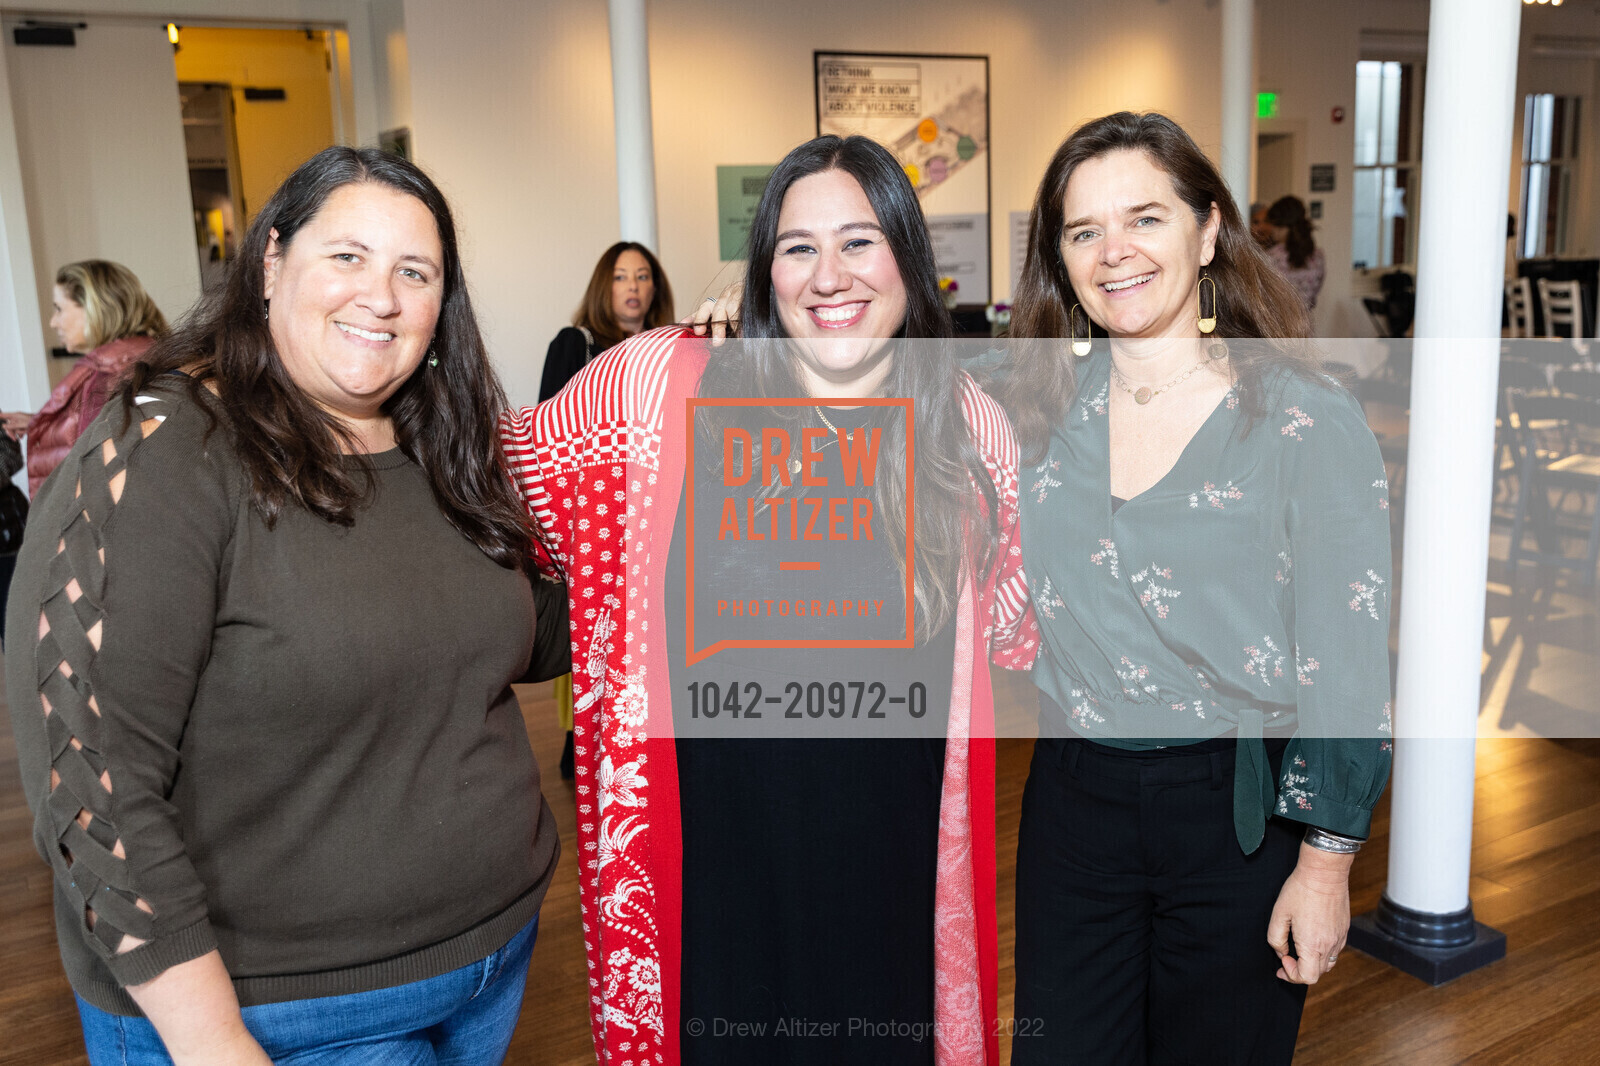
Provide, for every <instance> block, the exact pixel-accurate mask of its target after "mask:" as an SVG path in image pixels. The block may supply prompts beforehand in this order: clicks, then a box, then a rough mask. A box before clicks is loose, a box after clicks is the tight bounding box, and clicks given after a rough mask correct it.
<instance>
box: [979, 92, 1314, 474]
mask: <svg viewBox="0 0 1600 1066" xmlns="http://www.w3.org/2000/svg"><path fill="white" fill-rule="evenodd" d="M1116 151H1137V152H1143V153H1144V154H1145V156H1146V157H1148V158H1149V160H1150V161H1151V162H1152V163H1153V164H1155V165H1156V166H1157V167H1159V168H1160V169H1161V170H1162V171H1163V172H1164V173H1165V174H1166V175H1167V177H1169V178H1170V179H1172V186H1173V188H1174V189H1175V190H1176V191H1177V194H1178V198H1179V199H1181V200H1182V201H1183V202H1184V203H1185V204H1186V205H1188V207H1189V210H1190V211H1192V212H1193V213H1194V217H1195V220H1196V222H1197V223H1198V224H1200V225H1204V224H1205V222H1206V220H1207V219H1208V218H1209V217H1210V214H1211V206H1212V205H1213V204H1215V205H1216V207H1217V211H1218V213H1219V215H1220V216H1221V227H1220V228H1219V230H1218V232H1217V244H1216V250H1215V256H1214V258H1213V259H1212V260H1211V262H1210V264H1209V265H1208V266H1207V268H1206V270H1207V272H1208V273H1209V274H1210V276H1211V278H1212V280H1214V281H1215V282H1216V283H1217V329H1216V332H1215V333H1214V334H1213V336H1216V337H1235V338H1262V339H1267V340H1272V341H1274V342H1276V343H1273V344H1256V345H1249V346H1244V345H1237V346H1234V350H1233V351H1232V353H1231V355H1232V358H1231V364H1232V367H1233V372H1234V377H1235V388H1236V391H1237V392H1238V394H1239V397H1240V403H1241V407H1242V408H1243V410H1244V411H1245V413H1246V416H1247V418H1248V419H1249V420H1254V419H1256V418H1259V417H1260V416H1261V414H1262V413H1263V411H1262V407H1261V405H1262V403H1263V402H1264V401H1263V399H1262V397H1261V383H1262V375H1263V374H1264V373H1265V372H1266V371H1267V370H1268V369H1270V368H1271V367H1274V366H1279V365H1282V364H1285V363H1287V364H1290V365H1292V366H1295V367H1299V368H1303V369H1305V370H1308V371H1314V370H1315V369H1316V366H1317V361H1316V356H1315V354H1314V353H1313V352H1312V350H1311V347H1310V345H1308V344H1305V343H1304V341H1303V338H1305V337H1306V336H1307V335H1308V334H1309V333H1310V329H1311V323H1310V319H1309V318H1308V317H1307V316H1306V310H1305V303H1304V301H1302V300H1301V298H1300V297H1299V295H1298V294H1296V292H1295V291H1294V289H1292V288H1290V286H1289V283H1288V282H1287V281H1285V280H1284V279H1283V276H1282V275H1281V274H1279V273H1278V271H1277V270H1276V269H1274V268H1273V266H1272V263H1271V262H1270V261H1269V260H1268V259H1267V258H1266V256H1265V255H1263V254H1262V252H1261V250H1260V248H1259V247H1258V246H1257V245H1256V242H1255V240H1254V239H1253V238H1252V237H1251V236H1250V230H1249V227H1248V226H1247V225H1246V223H1245V221H1244V219H1242V218H1241V217H1240V216H1239V208H1238V207H1237V206H1236V205H1235V204H1234V202H1233V194H1232V193H1230V192H1229V191H1228V186H1227V184H1226V183H1225V182H1224V181H1223V180H1222V175H1221V174H1219V173H1218V172H1217V168H1216V167H1215V166H1213V165H1212V163H1211V160H1209V159H1207V158H1206V155H1205V153H1204V152H1202V151H1200V148H1199V146H1197V145H1196V144H1195V143H1194V140H1193V139H1192V138H1191V137H1190V136H1189V135H1188V134H1187V133H1185V132H1184V131H1183V128H1182V127H1181V126H1179V125H1178V124H1177V123H1176V122H1173V121H1172V120H1171V119H1170V118H1167V117H1166V116H1165V115H1160V114H1156V113H1154V112H1150V113H1146V114H1135V113H1133V112H1131V111H1119V112H1117V113H1116V114H1114V115H1107V116H1105V117H1104V118H1098V119H1095V120H1094V121H1093V122H1086V123H1084V124H1083V125H1082V126H1079V127H1078V128H1077V129H1076V130H1074V131H1073V132H1072V134H1071V135H1070V136H1069V137H1068V138H1067V139H1066V140H1065V141H1064V142H1062V144H1061V147H1060V148H1058V149H1056V154H1055V156H1054V157H1052V158H1051V160H1050V165H1049V166H1048V167H1047V168H1046V169H1045V172H1044V178H1043V180H1041V181H1040V182H1039V192H1038V195H1037V196H1035V197H1034V201H1033V213H1032V215H1031V217H1030V218H1029V222H1028V255H1027V260H1026V262H1025V263H1024V265H1023V268H1022V277H1021V279H1020V280H1019V282H1018V284H1017V293H1016V304H1015V307H1014V308H1013V310H1012V312H1011V336H1012V337H1014V338H1019V339H1024V340H1026V339H1042V338H1060V337H1067V336H1069V335H1070V332H1071V331H1070V323H1069V322H1068V321H1067V315H1068V314H1069V312H1070V310H1071V308H1072V306H1073V305H1074V304H1076V303H1078V297H1077V295H1076V294H1075V293H1074V292H1073V291H1072V282H1071V281H1070V280H1068V278H1067V267H1066V263H1065V262H1064V261H1063V260H1062V258H1061V236H1062V230H1063V228H1064V223H1065V222H1066V217H1065V210H1066V196H1067V183H1068V182H1069V181H1070V180H1071V179H1072V174H1073V171H1075V170H1077V169H1078V167H1079V166H1080V165H1081V164H1083V163H1086V162H1088V161H1089V160H1091V159H1098V158H1100V157H1101V156H1104V155H1107V154H1109V153H1111V152H1116ZM1080 336H1081V330H1080ZM1297 341H1298V342H1299V343H1296V342H1297ZM1062 347H1063V346H1062V345H1044V344H1025V343H1024V344H1013V345H1012V347H1011V352H1010V356H1009V358H1008V359H1007V363H1006V365H1003V366H1002V367H1001V368H1000V372H999V373H998V374H997V375H996V378H995V391H996V393H997V394H998V396H999V398H1000V401H1001V402H1002V403H1003V404H1004V405H1005V407H1006V409H1007V411H1009V412H1010V414H1011V419H1012V423H1013V424H1014V425H1015V427H1016V430H1017V439H1018V441H1019V442H1020V443H1021V445H1022V452H1023V456H1024V461H1026V462H1038V461H1039V460H1040V459H1041V458H1043V456H1044V453H1045V450H1046V449H1047V448H1048V446H1049V441H1050V433H1051V431H1052V430H1053V429H1055V427H1056V425H1057V424H1059V423H1060V421H1061V418H1062V415H1063V413H1064V412H1065V411H1066V407H1067V404H1068V402H1070V401H1071V399H1072V393H1073V389H1074V387H1075V385H1076V375H1075V368H1074V367H1073V364H1072V360H1071V357H1070V356H1066V355H1064V353H1063V352H1062V350H1061V349H1062ZM1246 349H1248V350H1246Z"/></svg>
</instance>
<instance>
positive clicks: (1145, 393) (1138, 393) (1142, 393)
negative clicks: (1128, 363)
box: [1111, 359, 1211, 407]
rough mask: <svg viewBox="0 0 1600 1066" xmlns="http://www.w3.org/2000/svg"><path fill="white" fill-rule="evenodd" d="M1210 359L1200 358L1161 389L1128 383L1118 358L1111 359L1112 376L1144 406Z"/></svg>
mask: <svg viewBox="0 0 1600 1066" xmlns="http://www.w3.org/2000/svg"><path fill="white" fill-rule="evenodd" d="M1210 361H1211V360H1209V359H1202V360H1200V361H1199V362H1198V363H1196V364H1195V365H1194V366H1191V367H1190V368H1189V369H1188V370H1185V371H1184V372H1183V373H1181V374H1179V375H1178V376H1177V377H1175V378H1173V379H1172V380H1171V381H1169V382H1167V383H1166V384H1165V385H1163V386H1161V387H1160V388H1159V389H1152V388H1151V387H1150V386H1148V385H1140V386H1139V387H1138V388H1137V389H1136V388H1134V387H1133V386H1132V385H1129V384H1128V379H1127V378H1125V377H1123V376H1122V371H1120V370H1118V369H1117V363H1116V360H1114V359H1113V360H1112V361H1111V377H1112V378H1113V379H1114V380H1115V381H1116V383H1117V388H1119V389H1121V390H1122V391H1123V392H1126V393H1128V394H1129V395H1130V396H1132V397H1133V402H1134V403H1136V404H1138V405H1139V406H1140V407H1143V406H1144V405H1145V404H1147V403H1149V402H1150V401H1151V400H1153V399H1155V398H1156V397H1157V396H1160V395H1161V394H1162V393H1163V392H1166V391H1167V390H1168V389H1170V388H1173V387H1174V386H1177V385H1181V384H1183V383H1184V382H1185V381H1188V380H1189V375H1190V374H1193V373H1194V372H1195V371H1196V370H1199V369H1200V368H1201V367H1203V366H1205V365H1206V364H1207V363H1209V362H1210Z"/></svg>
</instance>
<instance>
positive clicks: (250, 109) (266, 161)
mask: <svg viewBox="0 0 1600 1066" xmlns="http://www.w3.org/2000/svg"><path fill="white" fill-rule="evenodd" d="M176 36H177V38H178V40H177V42H176V43H175V44H174V46H173V66H174V68H175V70H176V73H177V76H178V93H179V99H180V100H181V101H182V105H183V133H184V148H185V153H186V156H187V162H188V167H189V192H190V199H191V200H192V204H193V211H194V240H195V250H196V254H197V256H198V258H199V262H200V283H201V288H202V290H209V289H211V288H213V287H214V286H216V285H219V284H221V282H222V280H223V279H224V278H225V277H226V276H227V265H228V262H229V261H230V260H231V259H232V258H233V256H234V255H235V253H236V251H237V247H238V239H239V236H240V235H242V234H243V232H244V230H245V228H246V227H247V226H249V224H250V220H251V219H252V218H253V217H254V216H255V213H256V211H258V210H260V208H261V205H262V204H264V203H265V202H266V200H267V198H268V197H269V196H271V195H272V192H273V190H275V189H276V188H277V187H278V185H279V184H280V183H281V182H282V181H283V179H284V178H286V177H288V176H289V175H290V174H291V173H292V172H293V171H294V169H295V168H296V167H298V166H299V165H300V164H301V163H303V162H305V161H306V160H307V159H309V158H311V157H312V156H313V155H315V154H316V153H318V152H320V151H321V150H322V149H324V148H326V147H328V146H329V145H332V144H336V143H339V141H340V140H342V139H343V138H342V137H341V136H340V134H341V133H342V130H341V128H340V127H341V126H342V124H343V123H342V121H341V119H342V117H343V116H342V115H341V114H340V108H339V107H338V103H339V102H340V98H341V96H342V95H343V94H342V93H341V92H340V88H341V85H340V80H341V79H340V76H341V72H342V64H341V63H340V58H341V47H340V46H341V42H340V41H339V38H340V37H342V36H343V33H342V31H338V30H316V29H303V30H268V29H231V28H217V27H206V26H196V27H177V28H176Z"/></svg>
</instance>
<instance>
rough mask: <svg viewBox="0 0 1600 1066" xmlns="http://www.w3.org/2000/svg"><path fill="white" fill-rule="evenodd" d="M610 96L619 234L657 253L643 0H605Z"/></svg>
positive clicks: (647, 40) (647, 30)
mask: <svg viewBox="0 0 1600 1066" xmlns="http://www.w3.org/2000/svg"><path fill="white" fill-rule="evenodd" d="M607 7H608V9H609V10H610V13H611V96H612V103H613V107H614V110H615V113H616V125H617V203H618V207H619V216H620V221H621V236H622V239H623V240H625V241H637V242H639V243H640V244H642V245H644V246H645V247H647V248H650V249H652V250H654V249H656V247H657V244H656V150H655V138H654V136H653V134H652V133H651V119H650V25H649V20H648V18H647V17H646V13H645V0H607Z"/></svg>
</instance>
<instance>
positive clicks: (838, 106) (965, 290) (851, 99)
mask: <svg viewBox="0 0 1600 1066" xmlns="http://www.w3.org/2000/svg"><path fill="white" fill-rule="evenodd" d="M813 55H814V57H815V66H816V84H817V133H818V135H822V134H829V133H831V134H835V135H837V136H840V137H848V136H850V135H851V134H855V133H859V134H861V135H863V136H866V137H871V138H872V139H873V140H875V141H877V142H878V143H879V144H881V145H883V146H884V147H885V148H888V149H889V150H890V151H891V152H893V153H894V155H895V158H897V159H899V160H900V165H901V166H903V167H905V171H906V176H907V177H908V178H910V179H911V185H912V187H913V188H915V189H916V190H917V196H918V198H919V199H920V200H921V201H922V211H923V213H924V214H925V215H927V217H928V231H929V233H930V234H931V236H932V237H933V253H934V256H935V257H936V258H937V260H938V263H939V274H940V276H941V277H949V278H953V279H954V280H955V282H956V283H957V285H958V288H957V290H956V299H957V301H958V302H959V303H960V304H963V305H967V306H979V307H981V306H983V305H985V304H987V303H988V302H989V299H990V296H989V292H990V290H989V57H988V56H960V55H916V54H910V53H894V52H816V53H813Z"/></svg>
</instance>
